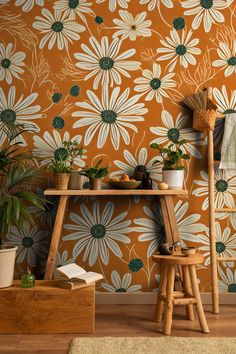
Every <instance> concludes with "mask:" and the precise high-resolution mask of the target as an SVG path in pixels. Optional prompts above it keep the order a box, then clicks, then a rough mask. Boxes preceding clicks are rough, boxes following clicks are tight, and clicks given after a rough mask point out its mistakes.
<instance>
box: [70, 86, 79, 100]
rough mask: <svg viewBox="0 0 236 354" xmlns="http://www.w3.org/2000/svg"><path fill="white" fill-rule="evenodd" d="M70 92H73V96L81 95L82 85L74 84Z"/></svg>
mask: <svg viewBox="0 0 236 354" xmlns="http://www.w3.org/2000/svg"><path fill="white" fill-rule="evenodd" d="M70 94H71V96H74V97H76V96H79V94H80V87H79V86H78V85H74V86H72V87H71V89H70Z"/></svg>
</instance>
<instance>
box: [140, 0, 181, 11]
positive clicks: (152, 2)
mask: <svg viewBox="0 0 236 354" xmlns="http://www.w3.org/2000/svg"><path fill="white" fill-rule="evenodd" d="M139 3H140V4H141V5H144V4H148V10H149V11H152V10H154V9H155V7H156V6H157V7H158V8H159V7H160V4H163V5H165V6H166V7H168V8H169V9H170V8H172V7H173V6H174V5H173V1H172V0H140V2H139Z"/></svg>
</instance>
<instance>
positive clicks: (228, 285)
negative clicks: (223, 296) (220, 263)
mask: <svg viewBox="0 0 236 354" xmlns="http://www.w3.org/2000/svg"><path fill="white" fill-rule="evenodd" d="M218 270H219V275H220V277H221V279H219V280H218V287H219V292H220V293H225V292H229V293H236V269H235V270H234V271H232V270H231V269H230V268H226V273H224V272H223V270H222V269H221V268H220V267H218Z"/></svg>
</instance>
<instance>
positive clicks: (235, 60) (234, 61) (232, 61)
mask: <svg viewBox="0 0 236 354" xmlns="http://www.w3.org/2000/svg"><path fill="white" fill-rule="evenodd" d="M228 64H229V65H236V57H231V58H229V60H228Z"/></svg>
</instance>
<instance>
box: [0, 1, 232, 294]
mask: <svg viewBox="0 0 236 354" xmlns="http://www.w3.org/2000/svg"><path fill="white" fill-rule="evenodd" d="M0 4H1V5H0V34H1V36H0V38H1V39H0V119H1V121H2V122H3V123H4V122H6V121H9V120H11V121H17V122H30V123H32V124H33V125H34V132H33V134H29V135H28V136H26V137H24V143H25V146H26V148H27V149H32V150H33V153H34V154H35V155H36V156H39V157H41V158H42V160H43V162H42V163H43V164H46V163H47V161H48V159H49V158H50V157H52V156H58V155H59V154H60V153H61V149H62V141H63V140H68V139H77V140H78V142H80V143H81V144H83V146H84V147H85V148H86V153H85V155H84V156H83V157H82V159H77V161H76V165H77V166H78V167H83V166H84V165H85V164H90V163H91V162H93V161H97V159H98V158H101V157H102V158H103V159H104V162H107V163H111V168H110V175H112V176H116V175H120V174H122V173H124V172H128V173H132V171H133V170H134V168H135V167H136V166H137V165H144V166H145V167H146V169H147V170H148V171H150V172H151V176H152V178H153V180H154V181H158V180H160V179H161V171H160V168H154V167H153V166H152V159H153V158H154V156H155V155H154V151H152V150H151V149H149V144H150V143H151V142H153V141H155V142H160V143H163V144H166V145H167V144H169V143H170V141H171V139H176V138H178V137H180V138H185V139H187V140H188V144H187V145H186V150H187V152H188V153H189V154H190V155H191V160H190V162H189V163H188V164H187V166H186V169H187V172H186V186H187V188H188V189H189V190H190V197H189V198H186V199H181V200H177V199H176V200H175V211H176V215H177V220H178V225H179V229H180V233H181V237H182V239H183V240H184V241H185V242H186V243H187V244H189V245H195V246H198V247H199V248H200V249H201V250H202V252H203V254H204V256H205V263H204V266H203V267H201V268H200V269H199V270H198V277H199V280H200V287H201V290H202V291H209V286H210V270H209V238H208V229H207V227H208V224H207V216H208V212H207V206H208V196H207V169H206V139H205V136H204V135H203V134H202V133H196V132H194V131H193V130H192V128H191V119H190V118H189V117H188V116H187V115H186V113H185V112H183V111H181V108H180V107H179V105H178V102H179V100H181V99H182V98H183V97H184V96H185V95H188V94H190V93H193V92H195V91H196V90H197V89H199V88H201V87H203V86H212V87H213V88H214V91H213V94H214V99H215V101H216V103H217V105H218V107H219V111H220V112H223V113H227V112H232V111H236V91H235V90H234V81H235V77H236V76H235V73H236V35H235V34H236V32H235V31H236V28H235V16H236V10H235V4H234V1H232V0H227V1H223V0H222V1H219V0H201V1H200V0H191V1H190V0H183V1H174V0H96V1H95V0H94V1H92V0H90V1H89V0H88V1H87V0H58V1H47V0H10V1H9V0H0ZM221 133H222V122H221V121H220V122H218V125H217V128H216V131H215V138H216V141H219V139H220V136H221ZM4 141H5V137H4V136H3V138H2V141H1V142H0V144H4ZM215 176H216V184H215V188H216V204H217V206H218V207H220V206H223V205H224V206H232V205H233V204H234V200H233V197H234V194H235V193H236V189H235V187H236V178H235V177H233V178H231V179H227V178H226V177H225V176H224V175H223V174H222V173H221V172H220V171H216V175H215ZM46 185H47V181H46V178H45V181H44V182H43V183H42V185H41V186H39V188H38V193H42V188H44V187H45V186H46ZM32 211H34V212H35V211H36V212H37V215H38V218H37V219H38V222H37V225H34V226H30V225H27V224H26V225H25V234H24V235H20V234H19V233H18V232H17V230H15V229H13V230H12V236H11V239H10V240H8V243H10V244H17V245H18V246H19V250H18V255H17V267H16V275H19V273H20V272H21V271H22V269H23V268H24V264H25V262H26V261H28V262H29V264H30V265H31V266H33V265H35V264H37V266H38V267H37V268H38V271H39V272H41V273H43V268H44V265H45V256H46V253H47V247H48V242H49V238H50V233H51V229H52V226H53V218H54V215H55V207H51V206H48V209H47V211H46V212H41V213H39V212H38V211H37V210H35V209H34V208H33V209H32ZM217 218H218V219H217V223H216V227H217V244H216V250H217V252H218V253H219V254H222V255H234V256H235V255H236V218H235V216H234V215H232V216H231V218H228V217H227V214H224V215H222V214H221V215H220V217H219V215H218V216H217ZM162 238H163V226H162V222H161V218H160V211H159V208H158V207H157V205H156V204H155V201H154V200H150V199H148V198H141V199H140V198H130V199H129V198H127V199H122V198H112V199H111V198H101V199H99V200H94V199H90V198H86V199H79V198H78V199H77V200H76V199H75V200H73V201H71V203H70V206H69V213H68V218H67V220H66V224H65V225H64V235H63V239H62V242H61V245H60V252H59V254H58V259H57V264H58V265H59V264H66V263H69V262H71V261H73V260H74V261H76V262H78V263H79V264H80V265H81V266H84V267H86V268H87V269H90V268H92V269H94V270H95V271H98V272H102V273H103V274H104V282H103V284H102V286H101V290H102V291H129V292H134V291H153V290H155V289H156V288H157V286H158V284H157V283H158V271H157V269H156V266H155V265H154V264H153V263H152V261H151V255H152V253H153V252H154V251H155V249H156V248H157V246H158V244H159V242H160V241H161V239H162ZM219 287H220V290H221V291H229V292H232V291H236V270H235V268H234V265H233V264H231V263H230V262H229V263H224V264H221V265H220V268H219Z"/></svg>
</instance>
